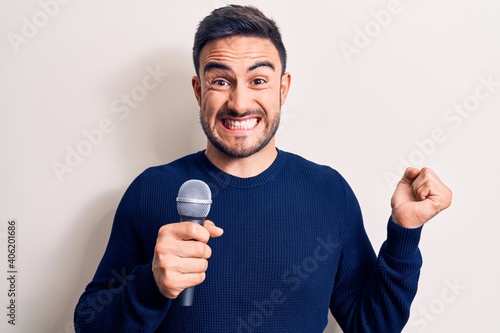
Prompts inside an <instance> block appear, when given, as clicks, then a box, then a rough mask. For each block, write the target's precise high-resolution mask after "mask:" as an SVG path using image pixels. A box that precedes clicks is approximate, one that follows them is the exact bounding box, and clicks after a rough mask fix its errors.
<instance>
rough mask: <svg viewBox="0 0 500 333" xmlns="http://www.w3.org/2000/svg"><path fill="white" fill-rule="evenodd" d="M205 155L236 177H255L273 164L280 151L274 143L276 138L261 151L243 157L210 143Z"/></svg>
mask: <svg viewBox="0 0 500 333" xmlns="http://www.w3.org/2000/svg"><path fill="white" fill-rule="evenodd" d="M205 155H206V156H207V158H208V159H209V161H210V162H212V163H213V164H214V165H215V166H216V167H218V168H219V169H221V170H222V171H224V172H226V173H228V174H230V175H232V176H236V177H241V178H248V177H254V176H257V175H259V174H261V173H262V172H264V171H265V170H266V169H267V168H269V167H270V166H271V164H273V162H274V160H275V159H276V156H277V155H278V151H277V150H276V147H275V145H274V140H271V142H269V144H268V145H267V146H266V147H264V148H263V149H262V150H260V151H259V152H257V153H255V154H253V155H250V156H248V157H243V158H234V157H231V156H229V155H226V154H225V153H223V152H221V151H220V150H218V149H217V148H215V147H214V146H212V145H211V144H210V143H209V144H208V145H207V149H206V151H205Z"/></svg>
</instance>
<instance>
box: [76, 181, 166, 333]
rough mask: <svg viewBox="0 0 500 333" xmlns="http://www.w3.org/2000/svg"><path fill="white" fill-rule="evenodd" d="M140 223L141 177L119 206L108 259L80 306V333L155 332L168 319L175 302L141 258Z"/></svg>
mask: <svg viewBox="0 0 500 333" xmlns="http://www.w3.org/2000/svg"><path fill="white" fill-rule="evenodd" d="M141 219H142V216H141V181H140V177H139V178H138V179H136V180H135V181H134V182H133V183H132V184H131V185H130V187H129V188H128V189H127V191H126V193H125V195H124V196H123V198H122V200H121V202H120V205H119V206H118V209H117V212H116V215H115V219H114V222H113V227H112V230H111V235H110V239H109V242H108V245H107V248H106V251H105V253H104V256H103V258H102V260H101V262H100V264H99V267H98V269H97V271H96V273H95V276H94V278H93V279H92V281H91V282H90V283H89V285H88V286H87V288H86V289H85V292H84V293H83V295H82V296H81V297H80V300H79V302H78V304H77V307H76V309H75V317H74V320H75V328H76V331H77V332H125V331H128V332H132V331H137V332H139V331H142V332H153V331H155V329H156V328H157V327H158V326H159V325H160V323H161V322H162V320H163V319H164V317H165V315H166V313H167V311H168V308H169V307H170V303H171V301H169V300H168V299H166V298H165V297H163V296H162V295H161V294H160V292H159V291H158V288H157V287H156V284H155V280H154V278H153V274H152V271H151V268H152V263H151V259H149V260H148V259H147V258H146V257H145V256H144V255H143V252H144V249H143V248H142V247H141V244H140V242H139V231H138V226H139V225H140V223H141Z"/></svg>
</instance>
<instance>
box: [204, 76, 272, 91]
mask: <svg viewBox="0 0 500 333" xmlns="http://www.w3.org/2000/svg"><path fill="white" fill-rule="evenodd" d="M209 83H210V85H211V86H212V87H213V88H214V89H228V88H230V87H231V86H232V85H233V84H232V82H231V80H229V79H223V78H217V79H213V80H210V81H209ZM267 83H268V82H267V80H266V79H264V78H255V79H253V80H251V81H250V84H249V85H250V86H251V87H253V88H256V89H262V88H264V87H265V86H266V84H267Z"/></svg>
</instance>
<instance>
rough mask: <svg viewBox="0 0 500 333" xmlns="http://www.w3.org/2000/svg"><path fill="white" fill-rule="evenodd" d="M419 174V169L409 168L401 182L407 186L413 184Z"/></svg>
mask: <svg viewBox="0 0 500 333" xmlns="http://www.w3.org/2000/svg"><path fill="white" fill-rule="evenodd" d="M419 174H420V170H418V169H417V168H413V167H409V168H407V169H406V170H405V172H404V174H403V178H402V179H401V181H402V182H404V183H407V184H412V183H413V181H414V180H415V179H416V178H417V177H418V175H419Z"/></svg>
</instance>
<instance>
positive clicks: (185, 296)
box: [177, 216, 205, 306]
mask: <svg viewBox="0 0 500 333" xmlns="http://www.w3.org/2000/svg"><path fill="white" fill-rule="evenodd" d="M181 221H182V222H194V223H198V224H199V225H201V226H202V225H203V222H204V221H205V218H204V217H191V216H181ZM193 298H194V287H189V288H186V289H184V290H183V291H181V293H180V294H179V296H177V302H178V304H179V305H181V306H191V305H193Z"/></svg>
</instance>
